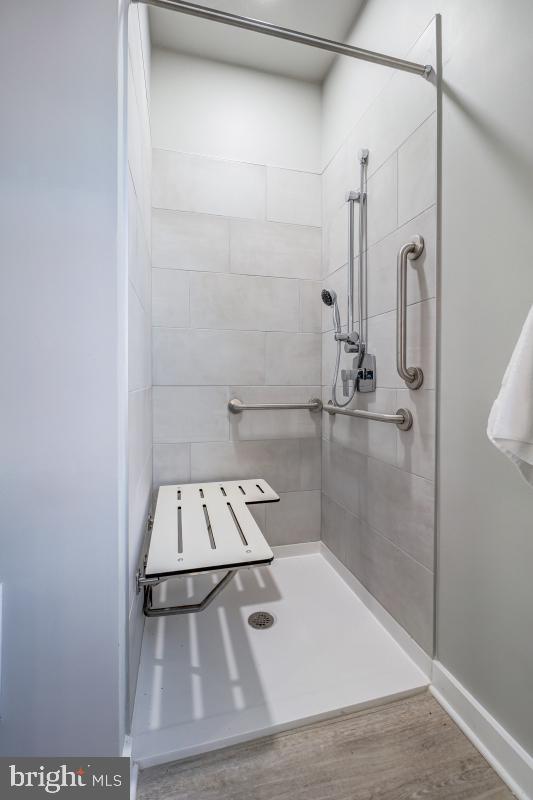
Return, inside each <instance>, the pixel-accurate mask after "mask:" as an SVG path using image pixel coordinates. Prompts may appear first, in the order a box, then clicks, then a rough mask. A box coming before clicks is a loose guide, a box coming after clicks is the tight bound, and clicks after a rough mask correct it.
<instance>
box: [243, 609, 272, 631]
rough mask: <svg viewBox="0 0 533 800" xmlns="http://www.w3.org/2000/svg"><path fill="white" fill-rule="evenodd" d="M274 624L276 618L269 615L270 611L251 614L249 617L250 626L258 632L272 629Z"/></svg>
mask: <svg viewBox="0 0 533 800" xmlns="http://www.w3.org/2000/svg"><path fill="white" fill-rule="evenodd" d="M273 624H274V617H273V616H272V614H269V613H268V611H254V613H253V614H250V616H249V617H248V625H250V626H251V627H252V628H256V629H257V630H261V631H262V630H264V629H265V628H271V627H272V625H273Z"/></svg>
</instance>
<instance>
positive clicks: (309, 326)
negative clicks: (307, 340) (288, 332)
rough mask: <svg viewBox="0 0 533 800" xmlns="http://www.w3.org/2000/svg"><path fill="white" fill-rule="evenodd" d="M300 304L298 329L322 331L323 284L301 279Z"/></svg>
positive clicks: (311, 331)
mask: <svg viewBox="0 0 533 800" xmlns="http://www.w3.org/2000/svg"><path fill="white" fill-rule="evenodd" d="M299 290H300V306H299V316H298V321H299V325H298V330H299V331H300V333H321V332H322V309H321V306H322V305H323V303H322V301H321V299H320V292H321V290H322V284H321V283H319V282H318V281H300V282H299Z"/></svg>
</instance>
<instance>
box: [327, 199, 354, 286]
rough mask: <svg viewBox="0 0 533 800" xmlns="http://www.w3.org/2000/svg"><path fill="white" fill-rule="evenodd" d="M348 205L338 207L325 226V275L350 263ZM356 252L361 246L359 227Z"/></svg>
mask: <svg viewBox="0 0 533 800" xmlns="http://www.w3.org/2000/svg"><path fill="white" fill-rule="evenodd" d="M348 222H349V217H348V206H347V205H346V203H345V204H344V205H343V206H341V207H340V208H338V209H337V211H336V212H335V214H334V215H333V216H332V217H331V219H329V220H328V222H327V223H325V227H324V264H323V274H324V276H327V275H330V274H331V273H332V272H335V270H337V269H339V267H342V266H343V264H347V263H348ZM354 248H355V252H357V251H358V248H359V235H358V227H357V226H356V229H355V236H354Z"/></svg>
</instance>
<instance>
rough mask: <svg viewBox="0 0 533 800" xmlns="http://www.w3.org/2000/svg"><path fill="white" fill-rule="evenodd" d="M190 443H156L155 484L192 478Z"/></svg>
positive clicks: (187, 480)
mask: <svg viewBox="0 0 533 800" xmlns="http://www.w3.org/2000/svg"><path fill="white" fill-rule="evenodd" d="M190 450H191V446H190V444H188V443H187V444H154V486H155V487H158V486H163V485H164V484H174V483H188V482H190V480H191V455H190Z"/></svg>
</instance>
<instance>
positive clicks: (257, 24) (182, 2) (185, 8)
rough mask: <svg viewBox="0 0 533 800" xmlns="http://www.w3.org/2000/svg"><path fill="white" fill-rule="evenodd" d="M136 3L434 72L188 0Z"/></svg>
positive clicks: (427, 73)
mask: <svg viewBox="0 0 533 800" xmlns="http://www.w3.org/2000/svg"><path fill="white" fill-rule="evenodd" d="M133 2H137V3H144V4H145V5H150V6H156V7H157V8H166V9H169V10H170V11H178V12H179V13H181V14H188V15H189V16H192V17H200V18H201V19H207V20H211V21H212V22H221V23H223V24H224V25H231V26H233V27H235V28H244V29H245V30H248V31H254V32H255V33H263V34H265V35H266V36H274V37H275V38H277V39H285V40H287V41H289V42H297V43H298V44H306V45H309V47H317V48H319V49H320V50H328V51H329V52H330V53H338V54H340V55H343V56H350V57H351V58H357V59H359V60H361V61H369V62H371V63H373V64H381V65H382V66H384V67H391V68H392V69H399V70H402V71H403V72H411V73H413V74H414V75H420V76H421V77H422V78H426V79H429V78H430V77H431V75H432V73H433V68H432V67H431V65H429V64H417V63H416V62H414V61H406V60H405V59H403V58H395V57H394V56H387V55H384V54H383V53H376V52H374V51H373V50H363V49H362V48H361V47H353V46H352V45H348V44H344V43H343V42H336V41H334V40H333V39H323V38H322V37H321V36H314V35H313V34H311V33H303V32H302V31H295V30H291V29H290V28H281V27H279V26H278V25H273V24H272V23H270V22H264V21H263V20H259V19H252V18H251V17H243V16H240V15H238V14H229V13H228V12H227V11H219V10H218V9H215V8H209V7H207V6H200V5H197V4H196V3H189V2H187V0H133Z"/></svg>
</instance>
